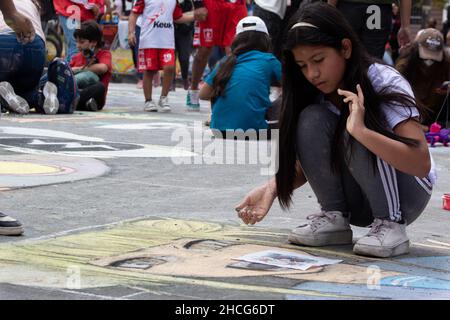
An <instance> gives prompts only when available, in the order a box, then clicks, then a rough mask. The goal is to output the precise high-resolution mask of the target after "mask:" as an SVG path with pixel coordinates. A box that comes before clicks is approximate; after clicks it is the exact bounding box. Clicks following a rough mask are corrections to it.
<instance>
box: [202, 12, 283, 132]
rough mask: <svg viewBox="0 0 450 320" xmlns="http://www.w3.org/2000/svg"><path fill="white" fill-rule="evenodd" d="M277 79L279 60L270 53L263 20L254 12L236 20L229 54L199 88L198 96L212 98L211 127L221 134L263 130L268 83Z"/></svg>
mask: <svg viewBox="0 0 450 320" xmlns="http://www.w3.org/2000/svg"><path fill="white" fill-rule="evenodd" d="M280 79H281V63H280V62H279V61H278V59H277V58H276V57H275V56H274V55H273V54H272V53H271V39H270V36H269V33H268V31H267V27H266V25H265V24H264V22H263V21H262V20H261V19H260V18H258V17H254V16H250V17H246V18H244V19H242V20H240V21H239V23H238V25H237V27H236V37H235V38H234V40H233V43H232V44H231V54H230V55H229V56H227V57H226V58H225V59H224V60H222V61H221V62H220V63H218V65H217V66H216V68H215V69H214V70H213V71H212V72H211V74H210V75H209V76H208V77H207V78H206V79H205V85H204V86H203V87H202V88H201V89H200V99H202V100H211V102H212V117H211V124H210V127H211V129H213V131H215V133H218V131H220V133H222V134H223V133H226V132H227V131H231V132H232V133H233V132H234V131H235V130H243V131H244V132H245V131H247V130H256V131H259V130H267V129H268V128H269V125H268V123H267V121H266V118H265V117H266V112H267V111H268V110H269V109H270V108H271V106H272V104H271V101H270V99H269V93H270V86H271V85H272V84H274V83H275V84H278V83H279V82H280Z"/></svg>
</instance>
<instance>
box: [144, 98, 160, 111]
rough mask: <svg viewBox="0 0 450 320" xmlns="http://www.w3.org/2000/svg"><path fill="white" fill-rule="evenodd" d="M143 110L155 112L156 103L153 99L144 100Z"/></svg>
mask: <svg viewBox="0 0 450 320" xmlns="http://www.w3.org/2000/svg"><path fill="white" fill-rule="evenodd" d="M144 111H148V112H157V111H158V107H157V106H156V103H155V102H154V101H153V100H150V101H146V102H145V106H144Z"/></svg>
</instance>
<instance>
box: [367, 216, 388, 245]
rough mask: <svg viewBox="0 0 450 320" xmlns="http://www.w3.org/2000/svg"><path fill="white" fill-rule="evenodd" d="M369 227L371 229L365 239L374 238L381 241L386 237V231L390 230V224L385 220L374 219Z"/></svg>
mask: <svg viewBox="0 0 450 320" xmlns="http://www.w3.org/2000/svg"><path fill="white" fill-rule="evenodd" d="M369 227H370V228H371V229H370V231H369V233H368V234H367V237H374V238H377V239H379V240H381V239H382V238H384V236H385V235H386V232H387V231H388V229H390V224H389V221H387V220H382V219H375V220H374V222H373V223H372V224H371V225H370V226H369Z"/></svg>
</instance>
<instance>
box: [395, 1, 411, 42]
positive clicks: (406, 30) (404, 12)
mask: <svg viewBox="0 0 450 320" xmlns="http://www.w3.org/2000/svg"><path fill="white" fill-rule="evenodd" d="M411 9H412V1H411V0H400V19H401V27H400V29H399V30H398V33H397V40H398V44H399V45H400V47H405V46H406V45H408V44H409V43H410V42H411Z"/></svg>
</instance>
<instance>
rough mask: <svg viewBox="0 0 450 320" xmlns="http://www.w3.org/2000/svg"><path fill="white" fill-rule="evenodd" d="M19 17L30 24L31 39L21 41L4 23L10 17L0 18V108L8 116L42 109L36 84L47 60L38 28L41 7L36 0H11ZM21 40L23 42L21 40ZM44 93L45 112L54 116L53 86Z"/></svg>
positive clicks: (49, 84) (1, 16) (56, 107)
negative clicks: (6, 110) (9, 112)
mask: <svg viewBox="0 0 450 320" xmlns="http://www.w3.org/2000/svg"><path fill="white" fill-rule="evenodd" d="M14 5H15V8H16V10H17V12H18V13H20V14H22V15H23V16H24V17H26V18H27V21H29V22H30V27H31V28H33V36H32V37H29V36H28V37H27V38H26V39H27V41H25V42H24V41H21V39H20V37H23V35H22V36H19V37H18V36H17V35H16V34H14V31H13V28H11V27H10V26H9V25H8V24H7V23H8V19H9V17H8V16H7V15H4V14H3V15H0V97H1V98H2V100H3V101H2V106H4V107H5V108H6V109H8V110H9V111H11V112H14V113H19V114H27V113H28V112H29V110H30V107H31V108H38V107H40V106H42V103H41V101H42V99H40V96H39V95H40V92H39V88H40V86H39V80H40V78H41V76H42V73H43V71H44V64H45V60H46V50H45V35H44V31H43V30H42V26H41V18H40V13H39V10H40V5H39V2H38V1H36V0H20V1H19V0H14ZM22 40H23V38H22ZM43 93H44V96H45V100H44V102H43V107H44V112H45V113H46V114H53V113H56V111H57V110H58V100H57V98H56V94H57V88H56V86H55V85H54V84H53V83H51V82H48V83H47V84H46V85H45V86H44V88H43Z"/></svg>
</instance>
